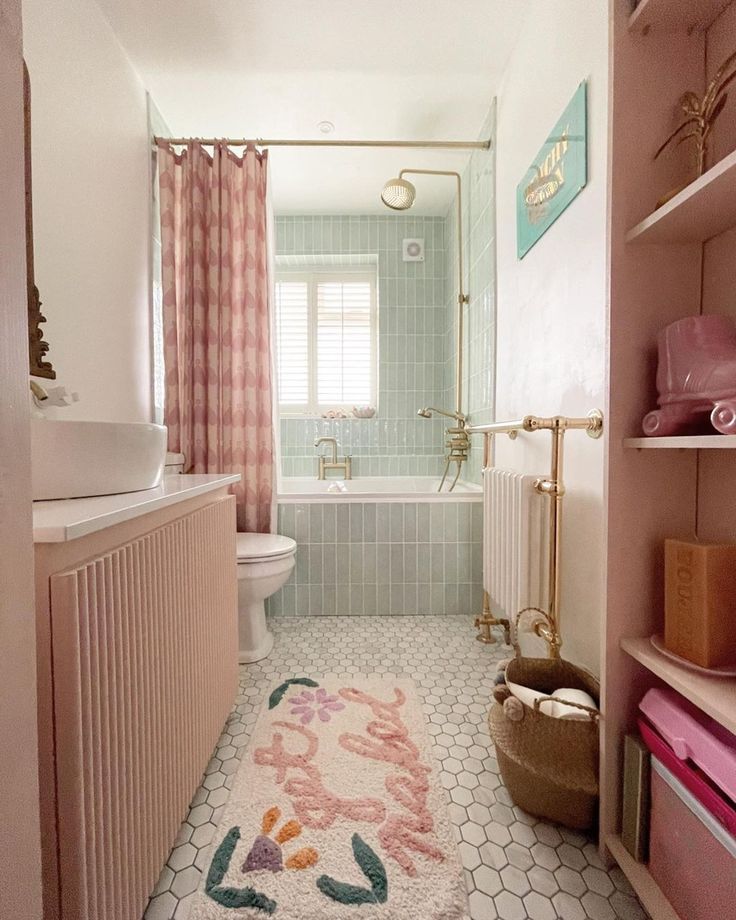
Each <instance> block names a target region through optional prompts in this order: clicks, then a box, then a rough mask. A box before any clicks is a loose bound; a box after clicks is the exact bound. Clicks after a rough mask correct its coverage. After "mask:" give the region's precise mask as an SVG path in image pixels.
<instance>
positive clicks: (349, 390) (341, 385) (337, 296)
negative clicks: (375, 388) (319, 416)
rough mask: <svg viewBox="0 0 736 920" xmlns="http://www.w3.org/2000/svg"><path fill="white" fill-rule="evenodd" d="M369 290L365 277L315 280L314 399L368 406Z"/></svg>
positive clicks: (369, 364)
mask: <svg viewBox="0 0 736 920" xmlns="http://www.w3.org/2000/svg"><path fill="white" fill-rule="evenodd" d="M371 302H372V291H371V284H370V282H369V281H367V280H347V281H339V280H324V281H323V280H319V279H318V281H317V368H318V370H317V401H318V403H319V405H320V406H331V405H335V406H344V405H350V406H352V405H363V406H365V405H368V404H369V403H370V401H371V397H372V393H371V390H372V379H371V377H372V374H371V370H372V364H373V358H372V341H371V340H372V332H373V317H372V309H371Z"/></svg>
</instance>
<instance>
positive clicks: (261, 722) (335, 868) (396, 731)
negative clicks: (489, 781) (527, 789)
mask: <svg viewBox="0 0 736 920" xmlns="http://www.w3.org/2000/svg"><path fill="white" fill-rule="evenodd" d="M209 859H210V862H209V867H208V870H207V872H206V874H205V875H204V876H203V880H202V884H201V886H200V889H199V891H198V893H197V895H196V896H195V900H194V904H193V906H192V910H191V913H190V918H191V920H220V918H226V917H231V918H251V917H252V918H261V920H265V918H268V917H270V916H273V917H274V918H279V920H347V918H352V917H367V918H371V920H373V918H376V920H465V918H467V916H468V914H467V897H466V892H465V883H464V879H463V873H462V869H461V867H460V863H459V860H458V857H457V851H456V847H455V842H454V838H453V834H452V829H451V826H450V821H449V818H448V814H447V807H446V801H445V793H444V791H443V789H442V787H441V785H440V783H439V778H438V775H437V770H436V767H435V765H434V762H433V760H432V758H431V754H430V746H429V743H428V738H427V732H426V728H425V723H424V715H423V712H422V707H421V703H420V701H419V698H418V696H417V692H416V688H415V686H414V684H413V682H412V681H410V680H407V679H406V678H398V677H392V676H391V675H380V676H379V675H375V676H362V677H360V676H348V677H341V676H335V675H327V676H324V677H317V676H298V677H294V678H291V679H290V680H287V681H282V682H280V683H279V684H278V685H276V686H274V687H273V688H272V690H271V692H270V694H269V695H268V697H267V699H266V702H265V703H264V706H263V708H262V710H261V713H260V715H259V717H258V721H257V723H256V726H255V729H254V732H253V736H252V738H251V739H250V743H249V744H248V747H247V748H246V750H245V753H244V755H243V762H242V763H241V765H240V767H239V770H238V773H237V775H236V777H235V782H234V785H233V790H232V792H231V795H230V800H229V802H228V804H227V806H226V808H225V813H224V816H223V818H222V820H221V822H220V827H219V828H218V831H217V832H216V834H215V840H214V842H213V844H212V848H211V852H210V857H209Z"/></svg>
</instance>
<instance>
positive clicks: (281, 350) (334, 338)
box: [275, 268, 378, 416]
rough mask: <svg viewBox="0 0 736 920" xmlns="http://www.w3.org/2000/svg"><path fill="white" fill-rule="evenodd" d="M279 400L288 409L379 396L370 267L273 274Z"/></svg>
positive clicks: (371, 401) (304, 410)
mask: <svg viewBox="0 0 736 920" xmlns="http://www.w3.org/2000/svg"><path fill="white" fill-rule="evenodd" d="M275 300H276V337H277V342H276V345H277V359H278V381H279V403H280V407H281V411H282V412H283V413H285V414H287V415H289V414H294V415H314V416H318V415H320V414H321V412H323V411H324V410H325V409H337V408H343V409H347V410H350V409H352V407H353V406H357V405H361V406H365V405H371V406H376V404H377V391H378V369H377V367H378V361H377V358H378V308H377V303H376V277H375V273H370V272H366V271H364V270H363V271H357V270H356V269H354V268H353V269H352V270H343V271H334V270H329V271H328V270H325V269H324V268H323V269H321V270H318V269H315V270H313V271H311V272H308V273H306V274H302V273H299V274H296V273H292V272H287V273H284V274H283V275H281V276H280V277H278V278H277V280H276V298H275Z"/></svg>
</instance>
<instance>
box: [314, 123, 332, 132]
mask: <svg viewBox="0 0 736 920" xmlns="http://www.w3.org/2000/svg"><path fill="white" fill-rule="evenodd" d="M317 128H318V129H319V132H320V134H332V132H333V131H334V130H335V126H334V125H333V124H332V122H331V121H320V122H318V124H317Z"/></svg>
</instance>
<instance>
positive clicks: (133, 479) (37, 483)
mask: <svg viewBox="0 0 736 920" xmlns="http://www.w3.org/2000/svg"><path fill="white" fill-rule="evenodd" d="M165 457H166V428H164V426H163V425H148V424H144V423H140V422H137V423H136V422H77V421H67V420H65V419H31V473H32V480H33V500H34V501H38V500H42V499H53V498H86V497H87V496H90V495H115V494H117V493H119V492H139V491H141V490H143V489H153V488H155V487H156V486H157V485H158V484H159V482H160V481H161V476H162V474H163V470H164V459H165Z"/></svg>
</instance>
